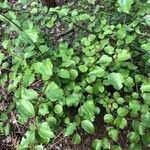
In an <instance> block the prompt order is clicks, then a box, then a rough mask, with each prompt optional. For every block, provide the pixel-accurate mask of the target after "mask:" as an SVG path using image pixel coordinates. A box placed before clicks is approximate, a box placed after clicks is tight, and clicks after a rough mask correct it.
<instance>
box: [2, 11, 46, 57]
mask: <svg viewBox="0 0 150 150" xmlns="http://www.w3.org/2000/svg"><path fill="white" fill-rule="evenodd" d="M0 15H1V16H3V17H4V18H6V19H7V20H8V21H9V22H11V23H12V24H13V25H14V26H16V27H17V28H18V29H19V30H20V31H21V32H24V30H23V29H22V28H21V27H20V26H19V25H18V24H16V23H15V22H14V21H12V20H11V19H10V18H8V17H7V16H5V15H4V14H3V13H2V12H0ZM26 35H27V34H26ZM27 36H28V35H27ZM28 37H29V36H28ZM29 38H30V37H29ZM31 41H32V40H31ZM32 43H33V45H34V46H35V50H36V51H37V52H39V53H40V55H41V56H42V57H43V58H45V55H44V54H43V53H42V52H41V51H40V49H39V47H38V46H37V44H36V43H34V42H33V41H32Z"/></svg>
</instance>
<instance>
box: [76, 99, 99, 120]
mask: <svg viewBox="0 0 150 150" xmlns="http://www.w3.org/2000/svg"><path fill="white" fill-rule="evenodd" d="M96 111H97V108H96V106H95V104H94V102H93V100H88V101H86V102H84V104H83V105H82V106H81V107H80V109H79V114H80V116H82V117H83V118H84V119H85V120H90V121H94V119H95V114H96Z"/></svg>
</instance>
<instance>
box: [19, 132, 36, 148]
mask: <svg viewBox="0 0 150 150" xmlns="http://www.w3.org/2000/svg"><path fill="white" fill-rule="evenodd" d="M34 140H35V131H27V132H26V133H25V136H24V137H23V138H22V139H21V142H20V144H19V146H18V147H17V150H24V149H28V148H29V145H30V144H32V143H33V142H34Z"/></svg>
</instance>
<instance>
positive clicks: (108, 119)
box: [104, 114, 114, 123]
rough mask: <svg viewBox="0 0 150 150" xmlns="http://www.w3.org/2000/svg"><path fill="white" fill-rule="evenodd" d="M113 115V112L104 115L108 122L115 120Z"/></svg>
mask: <svg viewBox="0 0 150 150" xmlns="http://www.w3.org/2000/svg"><path fill="white" fill-rule="evenodd" d="M113 120H114V119H113V116H112V114H106V115H105V116H104V121H105V122H106V123H112V122H113Z"/></svg>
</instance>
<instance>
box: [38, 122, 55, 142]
mask: <svg viewBox="0 0 150 150" xmlns="http://www.w3.org/2000/svg"><path fill="white" fill-rule="evenodd" d="M38 134H39V136H40V138H41V140H42V139H43V141H44V143H48V142H49V141H50V139H52V138H54V137H55V135H54V133H53V131H52V130H51V129H50V127H49V125H48V123H47V122H43V123H42V124H41V125H40V126H39V129H38Z"/></svg>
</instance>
